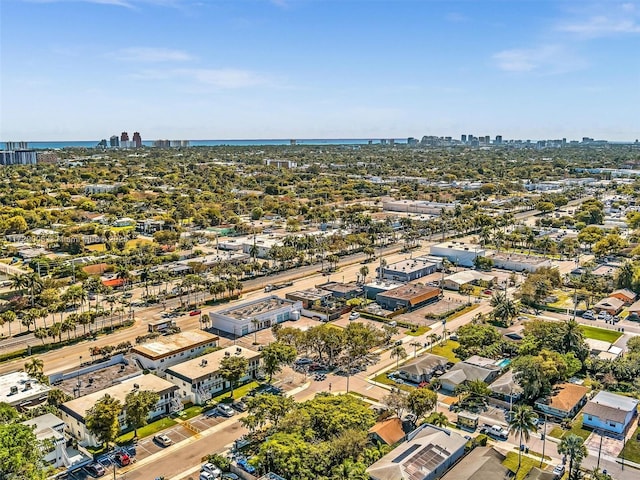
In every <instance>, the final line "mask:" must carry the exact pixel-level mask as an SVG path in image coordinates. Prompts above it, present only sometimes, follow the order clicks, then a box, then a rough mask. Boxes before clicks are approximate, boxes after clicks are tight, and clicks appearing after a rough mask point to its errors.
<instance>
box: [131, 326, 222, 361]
mask: <svg viewBox="0 0 640 480" xmlns="http://www.w3.org/2000/svg"><path fill="white" fill-rule="evenodd" d="M218 340H220V337H217V336H215V335H212V334H210V333H208V332H203V331H201V330H188V331H185V332H179V333H175V334H173V335H168V336H162V337H158V338H157V339H155V340H153V341H151V342H147V343H143V344H141V345H136V346H135V347H133V348H132V349H131V357H132V358H133V360H134V361H136V362H137V363H138V364H139V365H140V367H141V368H143V369H148V370H158V371H163V370H165V369H167V368H168V367H170V366H172V365H175V364H177V363H181V362H184V361H185V360H189V359H190V358H193V357H196V356H198V355H200V353H202V351H204V350H205V349H206V348H210V347H216V346H217V345H218Z"/></svg>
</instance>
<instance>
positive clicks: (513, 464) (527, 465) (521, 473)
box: [502, 452, 546, 480]
mask: <svg viewBox="0 0 640 480" xmlns="http://www.w3.org/2000/svg"><path fill="white" fill-rule="evenodd" d="M502 465H504V466H505V467H507V468H508V469H509V470H511V471H512V472H513V473H516V472H517V474H516V476H515V477H514V478H515V480H523V479H524V478H525V477H526V476H527V474H528V473H529V472H530V471H531V469H532V468H533V467H539V466H540V461H539V460H534V459H533V458H529V457H527V456H525V455H523V456H522V463H521V464H520V470H518V454H517V453H516V452H509V453H507V457H506V458H505V459H504V461H503V462H502ZM545 467H546V464H544V463H543V464H542V468H545Z"/></svg>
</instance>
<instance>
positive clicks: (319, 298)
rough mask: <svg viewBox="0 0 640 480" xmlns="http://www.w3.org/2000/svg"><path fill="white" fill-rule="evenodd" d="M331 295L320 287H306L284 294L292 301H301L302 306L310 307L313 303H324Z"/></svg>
mask: <svg viewBox="0 0 640 480" xmlns="http://www.w3.org/2000/svg"><path fill="white" fill-rule="evenodd" d="M332 296H333V295H332V294H331V292H329V291H327V290H322V289H320V288H308V289H306V290H298V291H295V292H291V293H287V294H285V298H287V299H288V300H293V301H294V302H301V303H302V308H311V307H313V306H314V304H317V305H324V304H325V303H326V302H327V301H328V300H329V299H330V298H331V297H332Z"/></svg>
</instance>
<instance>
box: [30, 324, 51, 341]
mask: <svg viewBox="0 0 640 480" xmlns="http://www.w3.org/2000/svg"><path fill="white" fill-rule="evenodd" d="M33 336H34V337H36V338H37V339H38V340H42V344H43V345H44V339H45V338H47V337H48V336H49V332H48V331H47V329H46V328H43V327H39V328H36V329H35V331H34V332H33Z"/></svg>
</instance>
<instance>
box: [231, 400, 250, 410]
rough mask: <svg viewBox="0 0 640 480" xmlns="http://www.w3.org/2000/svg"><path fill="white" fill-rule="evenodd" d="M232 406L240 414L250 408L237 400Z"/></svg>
mask: <svg viewBox="0 0 640 480" xmlns="http://www.w3.org/2000/svg"><path fill="white" fill-rule="evenodd" d="M231 406H232V407H233V408H234V409H236V410H237V411H239V412H246V411H247V408H248V407H247V404H246V403H244V402H243V401H242V400H236V401H235V402H233V403H232V404H231Z"/></svg>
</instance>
